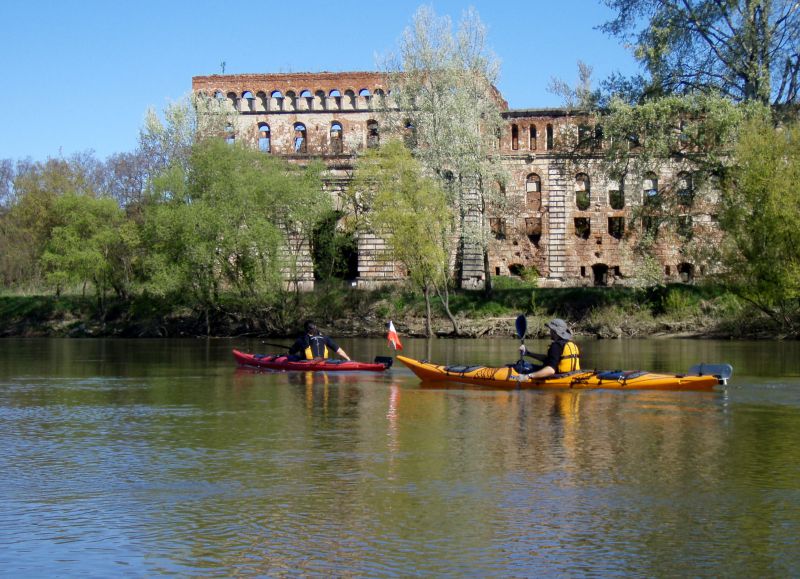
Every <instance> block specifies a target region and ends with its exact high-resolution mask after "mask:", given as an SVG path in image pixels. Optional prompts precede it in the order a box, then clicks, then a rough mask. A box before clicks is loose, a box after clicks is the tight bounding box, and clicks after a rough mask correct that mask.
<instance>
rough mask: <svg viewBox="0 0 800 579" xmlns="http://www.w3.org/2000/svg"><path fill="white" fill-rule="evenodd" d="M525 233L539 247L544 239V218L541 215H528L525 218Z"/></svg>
mask: <svg viewBox="0 0 800 579" xmlns="http://www.w3.org/2000/svg"><path fill="white" fill-rule="evenodd" d="M525 235H527V236H528V239H529V240H530V242H531V243H532V244H534V245H535V246H536V247H539V242H540V241H541V239H542V218H541V217H527V218H526V219H525Z"/></svg>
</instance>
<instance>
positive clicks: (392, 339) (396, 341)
mask: <svg viewBox="0 0 800 579" xmlns="http://www.w3.org/2000/svg"><path fill="white" fill-rule="evenodd" d="M386 339H387V340H389V346H390V347H392V348H394V349H395V350H402V349H403V344H401V343H400V336H398V335H397V330H395V329H394V324H393V323H392V320H389V333H388V334H387V335H386Z"/></svg>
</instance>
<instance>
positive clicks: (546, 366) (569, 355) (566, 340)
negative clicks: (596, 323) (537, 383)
mask: <svg viewBox="0 0 800 579" xmlns="http://www.w3.org/2000/svg"><path fill="white" fill-rule="evenodd" d="M545 326H546V327H547V328H548V329H549V330H550V339H551V340H552V342H550V347H549V348H548V349H547V354H535V353H534V352H529V351H528V349H527V348H526V347H525V344H522V345H521V346H520V347H519V351H520V352H522V355H523V356H528V357H530V358H534V359H536V360H539V361H540V362H542V364H541V365H540V366H533V369H532V370H531V372H530V373H528V377H529V378H531V379H536V378H547V377H548V376H552V375H553V374H564V373H566V372H571V371H573V370H580V369H581V363H580V351H579V350H578V346H577V344H575V342H573V341H572V332H571V331H570V330H569V328H568V327H567V323H566V322H565V321H564V320H561V319H558V318H556V319H554V320H550V321H549V322H547V323H546V324H545Z"/></svg>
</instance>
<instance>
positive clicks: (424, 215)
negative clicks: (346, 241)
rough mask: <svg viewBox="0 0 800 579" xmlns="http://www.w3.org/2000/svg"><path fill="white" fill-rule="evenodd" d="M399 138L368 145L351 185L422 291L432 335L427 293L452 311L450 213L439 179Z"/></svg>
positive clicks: (428, 332)
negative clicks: (426, 172) (428, 174)
mask: <svg viewBox="0 0 800 579" xmlns="http://www.w3.org/2000/svg"><path fill="white" fill-rule="evenodd" d="M423 173H424V169H423V167H422V165H421V163H420V162H419V161H417V160H416V159H415V158H414V157H413V156H412V155H411V152H410V151H409V150H408V148H406V146H405V145H404V144H403V143H402V142H400V141H396V140H394V141H390V142H389V143H387V144H385V145H384V146H382V147H380V148H379V149H372V150H370V151H368V152H367V153H366V154H365V155H364V156H362V157H361V158H360V159H359V160H358V164H357V167H356V175H355V179H354V181H353V184H352V188H353V189H354V190H355V191H357V192H359V194H360V195H362V196H363V197H364V199H363V202H364V203H365V205H366V206H367V207H369V208H370V209H369V211H368V212H367V214H366V219H367V222H368V224H369V227H370V228H371V229H372V230H373V231H376V232H378V234H381V233H382V232H387V233H386V234H385V237H386V242H387V245H388V246H389V249H390V251H391V253H392V256H393V257H394V259H395V260H396V261H397V262H398V263H400V264H402V266H403V267H404V268H405V269H406V271H407V272H408V277H409V280H410V281H411V283H412V284H413V285H414V286H416V287H417V288H418V289H420V290H421V291H422V293H423V295H424V296H425V310H426V317H425V332H426V335H427V336H431V335H432V328H431V296H432V295H433V294H436V295H438V297H439V299H440V300H441V303H442V305H443V307H444V309H445V312H446V314H447V315H448V317H449V318H450V321H451V323H452V324H453V332H454V333H455V334H456V335H457V334H458V333H459V327H458V322H457V321H456V319H455V317H454V316H453V314H452V313H451V312H450V304H449V295H450V294H449V288H450V286H451V284H452V282H453V276H452V274H451V272H450V256H451V253H452V249H453V248H452V241H453V237H454V236H453V230H452V225H453V222H454V214H453V211H452V209H451V207H450V205H449V203H448V199H447V195H446V194H445V192H444V191H443V190H442V188H441V187H440V186H439V185H438V183H437V182H436V181H435V180H434V179H432V178H430V177H425V176H424V174H423Z"/></svg>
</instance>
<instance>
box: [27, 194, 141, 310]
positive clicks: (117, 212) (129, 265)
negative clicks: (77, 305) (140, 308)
mask: <svg viewBox="0 0 800 579" xmlns="http://www.w3.org/2000/svg"><path fill="white" fill-rule="evenodd" d="M53 210H54V213H55V214H56V215H57V216H58V223H57V224H56V225H55V226H54V227H53V229H52V231H51V233H50V238H49V239H48V241H47V244H46V247H45V251H44V253H43V255H42V258H41V261H42V264H43V266H44V269H45V271H46V272H47V279H48V281H49V282H50V283H52V284H53V285H55V286H56V288H57V293H60V291H61V289H62V288H66V287H68V286H70V285H73V284H83V285H84V289H85V287H86V285H87V284H91V285H92V286H93V288H94V291H95V295H96V297H97V301H98V306H99V307H100V310H101V312H102V311H104V307H105V296H106V293H107V291H108V290H110V289H113V290H114V291H115V292H116V294H117V296H119V297H121V298H127V297H128V295H129V290H130V286H131V283H132V278H133V260H134V257H135V250H136V247H137V245H138V232H137V229H136V226H135V224H134V223H132V222H130V221H128V220H127V219H126V217H125V213H124V211H123V210H122V209H121V208H120V207H119V205H118V204H117V202H116V201H115V200H113V199H110V198H95V197H92V196H89V195H80V194H75V193H67V194H65V195H62V196H60V197H59V198H58V199H56V200H55V202H54V204H53Z"/></svg>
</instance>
